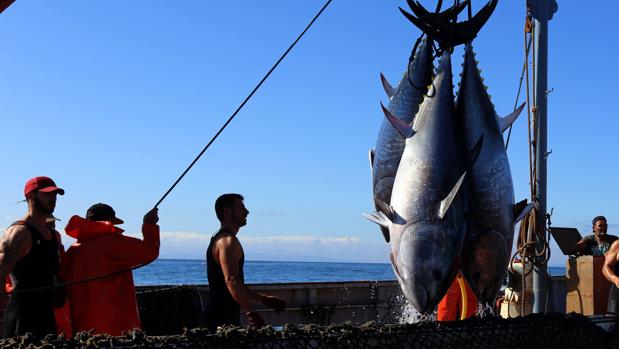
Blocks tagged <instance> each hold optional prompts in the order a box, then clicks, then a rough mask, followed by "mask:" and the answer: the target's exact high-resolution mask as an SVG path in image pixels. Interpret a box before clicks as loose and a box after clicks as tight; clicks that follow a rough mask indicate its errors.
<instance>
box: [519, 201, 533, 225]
mask: <svg viewBox="0 0 619 349" xmlns="http://www.w3.org/2000/svg"><path fill="white" fill-rule="evenodd" d="M534 207H535V204H534V203H530V204H527V199H524V200H522V201H520V202H518V203H516V204H515V205H514V224H516V223H518V222H520V221H521V220H522V219H524V217H526V215H528V214H529V212H531V210H532V209H533V208H534Z"/></svg>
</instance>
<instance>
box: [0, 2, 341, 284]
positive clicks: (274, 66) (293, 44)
mask: <svg viewBox="0 0 619 349" xmlns="http://www.w3.org/2000/svg"><path fill="white" fill-rule="evenodd" d="M331 1H332V0H327V2H326V3H325V4H324V5H323V6H322V8H321V9H320V11H318V13H317V14H316V15H315V16H314V18H313V19H312V20H311V21H310V23H309V24H308V25H307V26H306V27H305V29H304V30H303V32H301V34H299V36H298V37H297V38H296V39H295V40H294V42H293V43H292V44H291V45H290V46H289V47H288V49H287V50H286V51H285V52H284V53H283V54H282V55H281V57H280V58H279V59H278V60H277V62H275V64H274V65H273V66H272V67H271V69H269V71H268V72H267V73H266V75H265V76H264V77H263V78H262V80H260V82H259V83H258V85H256V87H254V89H253V90H252V91H251V93H250V94H249V95H248V96H247V97H246V98H245V100H243V102H242V103H241V104H240V105H239V107H238V108H237V109H236V110H235V111H234V113H233V114H232V116H230V118H228V121H226V123H225V124H224V125H223V126H222V127H221V128H220V129H219V131H217V133H216V134H215V136H213V138H212V139H211V140H210V142H208V144H207V145H206V146H205V147H204V149H202V151H201V152H200V153H199V154H198V156H197V157H196V158H195V159H194V160H193V161H192V162H191V164H190V165H189V167H187V169H186V170H185V171H184V172H183V173H182V174H181V176H180V177H179V178H178V179H177V180H176V181H175V182H174V184H173V185H172V186H171V187H170V189H168V191H166V193H165V194H164V195H163V197H161V199H160V200H159V201H158V202H157V204H155V208H156V207H158V206H159V204H161V202H162V201H163V200H164V199H165V198H166V197H167V196H168V194H170V192H172V190H173V189H174V188H175V187H176V185H177V184H178V183H179V182H180V181H181V179H183V177H185V175H186V174H187V172H189V170H190V169H191V168H192V167H193V165H194V164H195V163H196V162H198V160H199V159H200V157H202V155H203V154H204V152H206V150H207V149H208V148H209V147H210V146H211V144H213V142H214V141H215V140H216V139H217V137H219V135H220V134H221V133H222V132H223V130H224V129H225V128H226V127H227V126H228V124H229V123H230V122H231V121H232V119H234V117H235V116H236V115H237V114H238V113H239V111H241V109H242V108H243V107H244V106H245V104H246V103H247V102H248V101H249V100H250V99H251V97H252V96H253V95H254V93H256V91H258V89H259V88H260V86H262V84H263V83H264V82H265V81H266V79H267V78H268V77H269V76H270V75H271V73H272V72H273V71H274V70H275V68H277V66H278V65H279V64H280V63H281V62H282V61H283V60H284V58H285V57H286V56H287V55H288V53H289V52H290V51H291V50H292V48H293V47H294V46H295V45H296V44H297V42H299V40H301V38H302V37H303V35H304V34H305V33H306V32H307V31H308V30H309V28H310V27H311V26H312V25H313V24H314V22H316V20H317V19H318V17H320V15H321V14H322V13H323V12H324V10H325V9H326V8H327V6H329V4H330V3H331ZM148 264H150V262H149V263H144V264H140V265H137V266H135V267H131V268H125V269H122V270H119V271H115V272H113V273H109V274H105V275H99V276H93V277H89V278H86V279H82V280H75V281H70V282H63V283H60V284H56V285H50V286H43V287H35V288H30V289H24V290H17V291H12V292H6V291H2V292H0V296H3V295H11V294H24V293H32V292H41V291H47V290H53V289H59V288H62V287H65V286H72V285H78V284H83V283H87V282H91V281H96V280H102V279H107V278H110V277H113V276H116V275H120V274H123V273H126V272H129V271H133V270H136V269H139V268H141V267H144V266H146V265H148Z"/></svg>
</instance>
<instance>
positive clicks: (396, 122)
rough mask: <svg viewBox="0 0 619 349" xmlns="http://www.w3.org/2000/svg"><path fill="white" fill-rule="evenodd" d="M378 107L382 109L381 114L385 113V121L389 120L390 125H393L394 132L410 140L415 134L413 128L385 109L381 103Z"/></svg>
mask: <svg viewBox="0 0 619 349" xmlns="http://www.w3.org/2000/svg"><path fill="white" fill-rule="evenodd" d="M380 107H381V108H382V109H383V113H385V117H387V120H389V122H390V123H391V125H393V128H395V129H396V131H398V133H399V134H401V135H402V137H405V138H411V137H412V136H413V135H414V134H415V131H413V127H412V126H411V125H409V124H407V123H406V122H404V121H402V119H399V118H398V117H397V116H395V115H393V114H392V113H391V112H390V111H389V109H387V108H385V106H384V105H383V103H382V102H381V103H380Z"/></svg>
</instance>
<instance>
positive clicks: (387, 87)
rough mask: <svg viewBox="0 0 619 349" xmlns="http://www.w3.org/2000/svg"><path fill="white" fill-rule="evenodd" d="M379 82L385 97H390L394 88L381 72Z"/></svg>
mask: <svg viewBox="0 0 619 349" xmlns="http://www.w3.org/2000/svg"><path fill="white" fill-rule="evenodd" d="M380 82H381V83H382V84H383V88H384V89H385V93H386V94H387V97H388V98H389V99H391V97H393V95H394V93H395V90H394V89H393V86H391V84H390V83H389V81H387V78H386V77H385V75H383V73H380Z"/></svg>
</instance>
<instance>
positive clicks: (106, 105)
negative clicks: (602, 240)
mask: <svg viewBox="0 0 619 349" xmlns="http://www.w3.org/2000/svg"><path fill="white" fill-rule="evenodd" d="M422 3H423V4H425V5H426V6H428V7H429V8H430V7H432V6H434V4H435V3H436V2H435V1H434V0H432V1H429V0H425V1H422ZM575 3H576V2H573V1H569V2H568V1H560V2H559V12H558V13H557V14H555V17H554V18H553V19H552V21H551V22H550V33H549V39H550V47H549V55H550V57H549V59H550V62H549V64H550V70H549V87H551V88H553V89H554V91H553V92H552V93H551V94H550V95H549V127H550V131H549V149H552V151H553V153H552V154H551V155H550V157H549V170H548V177H549V184H548V206H549V208H550V207H554V215H553V219H552V221H553V224H554V225H556V226H574V227H577V228H579V229H580V231H581V233H585V232H588V231H589V230H590V225H591V224H590V220H591V218H592V217H593V216H596V215H598V214H604V215H606V216H607V217H608V220H609V224H610V228H609V232H610V233H617V234H619V210H618V209H619V204H617V202H616V201H617V199H616V198H617V197H619V187H618V186H617V184H616V183H617V182H616V177H617V175H616V173H618V171H619V169H618V166H617V164H616V161H615V158H616V156H615V152H616V151H617V150H618V149H619V146H618V145H619V144H618V142H619V137H617V126H618V123H619V121H618V118H617V116H618V115H617V111H616V110H617V108H616V103H615V101H616V99H615V98H616V96H615V94H616V91H617V88H616V84H617V81H618V80H619V79H618V78H619V73H617V69H616V64H615V62H614V61H615V57H616V54H617V43H616V40H615V39H614V38H616V37H618V36H619V29H617V26H616V25H615V22H616V18H615V17H614V14H616V13H617V10H619V8H618V7H619V5H617V4H616V3H615V2H613V1H610V0H606V1H597V2H596V4H595V5H592V4H589V3H582V2H581V3H579V4H578V5H576V4H575ZM322 4H323V2H322V0H321V1H317V0H306V1H290V0H265V1H260V2H257V1H227V2H219V1H210V0H209V1H179V2H175V3H174V5H172V4H171V3H170V2H169V1H158V0H149V1H145V0H144V1H140V0H133V1H95V0H92V1H77V0H75V1H68V0H67V1H57V2H50V1H42V0H39V1H25V0H17V1H16V2H15V3H14V4H13V5H12V6H11V7H9V8H8V9H7V10H6V11H5V12H4V13H2V14H0V50H1V52H2V53H1V54H0V106H2V107H1V112H0V125H1V126H2V131H3V132H2V136H1V137H0V149H1V152H0V161H1V162H2V164H3V166H2V168H3V171H0V183H2V185H0V219H1V220H2V222H3V224H4V225H5V226H6V225H8V224H10V223H11V221H13V220H16V219H17V218H19V217H21V216H22V215H23V213H24V212H25V205H24V204H16V203H15V202H16V201H18V200H20V199H21V198H22V197H23V195H22V191H23V185H24V183H25V181H26V180H27V179H28V178H30V177H33V176H36V175H48V176H51V177H52V178H54V179H55V180H56V181H57V183H58V184H59V185H60V186H62V187H63V188H65V189H66V191H67V194H66V195H65V196H64V197H61V198H60V199H59V201H58V207H57V211H56V214H57V216H58V217H60V218H62V219H63V222H66V220H68V218H69V217H70V216H71V215H73V214H80V215H83V214H84V213H85V210H86V208H88V206H90V205H91V204H93V203H96V202H106V203H109V204H111V205H112V206H113V207H114V208H115V209H116V211H117V213H118V215H119V216H120V217H122V218H124V219H125V221H126V222H127V223H126V224H125V225H124V227H125V229H126V230H127V231H128V232H129V233H130V234H135V233H136V232H138V231H139V226H140V222H141V219H142V215H143V214H144V213H145V212H146V211H147V210H148V209H149V208H151V207H152V206H153V205H154V204H155V203H156V202H157V201H158V199H159V198H160V197H161V196H162V195H163V193H164V192H165V191H166V190H167V188H168V187H169V186H170V185H171V184H172V183H173V182H174V180H175V179H176V178H177V177H178V175H179V174H180V173H181V172H182V171H183V170H184V169H185V167H186V166H187V165H188V164H189V162H190V161H191V160H193V158H194V157H195V156H196V155H197V153H198V152H199V151H200V150H201V149H202V147H203V146H204V145H205V144H206V143H207V142H208V141H209V140H210V138H211V137H212V135H213V134H214V132H216V131H217V130H218V129H219V127H220V126H221V125H222V123H223V122H224V121H225V120H226V119H227V118H228V117H229V115H230V114H231V113H232V112H233V111H234V110H235V109H236V107H237V106H238V104H239V103H240V101H242V99H243V98H245V96H246V95H247V94H248V93H249V91H251V89H252V88H253V86H254V85H255V84H256V83H257V82H258V81H259V80H260V78H261V77H262V76H263V75H264V73H266V71H267V70H268V69H269V68H270V66H271V65H272V64H273V62H275V60H276V59H277V58H278V57H279V56H280V55H281V53H283V51H284V50H285V49H286V48H287V47H288V45H289V44H290V43H291V42H292V41H293V40H294V39H295V38H296V36H297V35H298V34H299V33H300V32H301V30H302V29H303V28H304V27H305V25H306V24H307V22H308V21H309V20H310V19H311V18H312V17H313V16H314V14H315V13H316V12H317V11H318V9H319V8H320V7H321V6H322ZM482 4H483V2H482V1H473V5H474V9H478V8H479V7H481V6H482ZM524 4H525V1H524V0H522V1H515V0H502V1H500V3H499V5H498V7H497V9H496V11H495V14H494V15H493V17H492V18H491V19H490V21H489V22H488V23H487V25H486V26H485V27H484V29H483V30H482V31H481V33H480V34H479V36H478V38H477V40H476V41H475V42H474V47H475V51H476V52H477V58H478V60H479V61H480V67H481V69H482V74H483V76H484V77H485V81H486V83H487V85H488V86H489V92H490V93H491V95H492V98H493V101H494V103H495V105H496V108H497V111H498V113H499V114H507V113H508V112H509V111H510V110H511V109H512V108H513V105H514V99H515V95H516V90H517V87H518V85H517V84H518V78H519V75H520V70H521V67H522V63H523V59H524V58H523V55H524V53H523V45H524V44H523V33H522V31H523V29H522V28H523V21H524V10H525V6H524ZM398 6H402V7H405V6H406V2H405V1H403V0H402V1H399V0H393V1H392V0H380V1H379V0H374V1H370V0H368V1H353V0H334V1H333V3H332V4H331V6H330V7H329V8H328V9H327V10H326V12H325V13H324V14H323V16H322V17H321V18H320V19H319V20H318V21H317V22H316V23H315V26H314V27H313V28H312V29H311V30H310V31H309V32H308V33H307V34H306V36H305V37H304V38H303V39H302V41H301V42H300V43H299V45H298V46H297V47H296V48H295V49H294V50H293V51H292V52H291V53H290V55H289V56H288V58H287V59H286V60H285V61H284V62H283V63H282V64H281V65H280V67H279V68H278V69H277V70H276V71H275V72H274V73H273V75H272V76H271V78H270V79H269V80H268V81H267V82H266V83H265V84H264V85H263V87H262V89H261V90H259V91H258V93H257V94H256V95H255V96H254V98H253V99H252V100H251V101H250V102H249V103H248V104H247V105H246V107H245V109H244V110H243V111H241V113H240V114H239V115H238V116H237V118H236V119H235V120H234V121H233V123H232V124H231V125H230V127H229V128H228V129H227V130H226V131H225V132H224V133H223V135H222V136H221V137H220V138H219V140H218V141H217V142H216V143H215V144H214V145H213V146H212V147H211V149H210V150H209V151H208V152H207V153H206V154H205V156H204V157H203V158H202V160H201V161H200V162H199V163H198V164H197V165H196V166H195V167H194V169H193V170H192V171H191V172H190V173H189V174H188V175H187V176H186V178H185V179H184V180H183V181H182V182H181V183H180V184H179V186H178V187H177V189H176V190H175V191H174V192H172V193H171V194H170V196H169V197H168V198H167V199H166V201H164V202H163V204H162V205H161V206H160V217H161V221H160V225H161V228H162V232H163V237H162V250H161V256H162V257H168V258H203V253H204V249H205V248H206V245H207V244H208V237H209V236H210V235H211V234H212V233H213V232H215V231H216V230H217V227H218V222H217V220H216V218H215V216H214V213H213V202H214V200H215V198H216V197H217V196H218V195H219V194H221V193H224V192H239V193H242V194H243V195H245V197H246V205H247V206H248V208H249V210H250V216H249V223H248V225H247V227H245V228H244V229H243V230H242V231H241V234H240V237H241V239H242V241H243V243H244V245H245V249H246V253H247V256H248V258H249V259H309V260H319V259H322V260H334V259H336V260H347V261H369V262H387V261H388V256H387V250H388V247H387V245H386V244H385V243H384V242H383V240H382V237H381V235H380V232H379V230H378V229H377V227H376V226H375V225H373V224H372V223H370V222H368V221H366V220H364V219H363V217H362V216H361V213H362V212H365V211H369V210H371V209H372V200H371V189H370V172H369V165H368V160H367V151H368V149H369V148H371V147H373V146H374V143H375V141H376V135H377V133H378V127H379V125H380V123H381V122H382V118H383V116H382V113H381V111H380V108H379V101H383V102H386V96H385V93H384V92H383V90H382V87H381V85H380V81H379V78H378V77H379V73H380V72H384V73H385V75H386V76H387V77H388V79H389V80H391V81H392V83H394V84H395V83H397V81H398V80H399V78H400V76H401V74H402V73H403V71H404V68H405V66H406V62H407V60H408V57H409V54H410V50H411V48H412V45H413V43H414V41H415V39H416V38H417V37H418V36H419V34H420V33H419V31H418V30H417V29H416V28H414V27H413V26H412V24H410V23H409V22H408V21H407V20H406V19H405V18H404V17H403V16H402V15H401V14H400V13H399V11H398V9H397V7H398ZM461 54H462V49H461V48H459V49H457V51H456V54H455V55H454V74H455V75H456V76H457V73H458V70H459V64H456V63H457V62H459V61H461V58H460V56H461ZM521 101H523V99H522V98H521ZM526 128H527V126H526V119H525V118H521V119H519V120H518V121H517V122H516V124H515V127H514V131H513V134H512V141H511V144H510V147H509V150H508V154H509V157H510V162H511V166H512V172H513V177H514V185H515V190H516V194H517V198H525V197H527V196H528V191H529V189H528V157H527V150H526V149H527V148H526V142H527V136H526ZM60 226H61V227H62V226H63V224H62V223H61V224H60ZM65 243H70V240H69V239H66V240H65ZM563 264H564V257H563V256H562V255H560V252H559V251H558V249H557V248H556V245H554V243H553V259H552V260H551V265H563Z"/></svg>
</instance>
